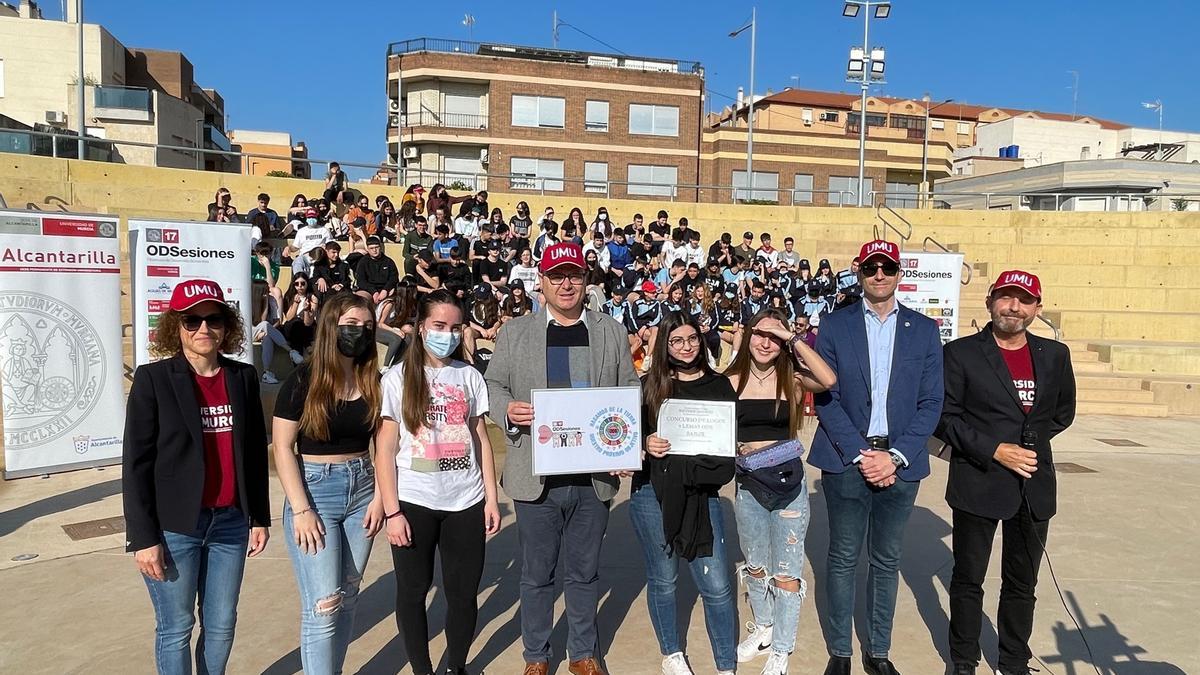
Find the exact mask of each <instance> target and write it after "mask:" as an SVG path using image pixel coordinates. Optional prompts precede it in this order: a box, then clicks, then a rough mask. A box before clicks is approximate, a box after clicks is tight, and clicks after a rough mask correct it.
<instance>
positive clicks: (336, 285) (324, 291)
mask: <svg viewBox="0 0 1200 675" xmlns="http://www.w3.org/2000/svg"><path fill="white" fill-rule="evenodd" d="M325 253H326V257H327V258H328V261H327V262H326V263H325V264H324V265H319V266H317V267H315V268H313V279H314V281H316V284H317V297H318V298H320V299H321V300H322V301H324V300H325V298H326V297H327V296H330V295H333V294H335V293H341V292H342V291H348V290H350V263H348V262H346V261H345V260H342V245H341V244H339V243H337V242H336V241H329V242H326V243H325Z"/></svg>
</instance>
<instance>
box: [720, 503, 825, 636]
mask: <svg viewBox="0 0 1200 675" xmlns="http://www.w3.org/2000/svg"><path fill="white" fill-rule="evenodd" d="M801 486H802V487H801V489H800V492H799V494H797V495H796V497H795V498H794V499H792V501H791V502H790V503H788V504H787V505H785V506H784V507H783V508H778V509H774V510H768V509H766V508H765V507H764V506H763V505H762V504H760V503H759V502H758V500H757V499H755V498H754V495H752V494H750V493H749V492H747V491H746V490H745V488H743V487H742V485H741V483H740V481H739V483H738V486H737V499H736V500H735V503H734V509H733V512H734V515H735V516H736V517H737V526H738V535H739V537H740V539H741V544H742V555H743V556H745V558H746V564H745V565H743V566H742V567H740V568H739V569H738V576H739V577H740V578H741V582H742V583H743V584H745V586H746V595H747V597H748V598H749V600H750V610H751V611H752V612H753V613H754V623H756V624H758V625H760V626H774V627H775V630H774V632H773V634H772V640H771V650H772V651H775V652H778V653H780V654H790V653H792V651H793V650H794V649H795V648H796V630H797V628H798V627H799V625H800V605H801V603H802V602H803V601H804V595H805V593H806V592H807V584H806V583H805V581H804V577H803V574H804V535H805V534H806V533H807V532H808V485H807V483H805V482H803V481H801ZM764 571H765V574H762V576H761V577H755V576H753V575H751V572H755V573H759V572H764ZM781 581H798V582H800V590H799V591H798V592H793V591H788V590H784V589H782V588H779V587H778V586H777V585H776V582H781Z"/></svg>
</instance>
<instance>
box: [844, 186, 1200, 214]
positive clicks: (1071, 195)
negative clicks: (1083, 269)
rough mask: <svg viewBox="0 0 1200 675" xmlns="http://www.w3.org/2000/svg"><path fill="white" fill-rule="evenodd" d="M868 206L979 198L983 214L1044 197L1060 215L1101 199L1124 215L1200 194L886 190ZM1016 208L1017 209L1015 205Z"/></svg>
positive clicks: (1198, 197)
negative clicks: (1077, 203) (1000, 203)
mask: <svg viewBox="0 0 1200 675" xmlns="http://www.w3.org/2000/svg"><path fill="white" fill-rule="evenodd" d="M867 195H868V196H869V198H870V201H871V203H872V204H874V203H875V202H876V201H878V199H877V198H879V197H883V198H884V199H885V200H886V199H888V198H900V199H903V200H905V201H917V202H918V203H922V202H923V203H926V204H928V203H930V202H940V203H941V204H944V206H937V207H935V208H945V209H952V208H954V205H953V204H951V203H950V202H948V201H946V199H945V198H946V197H982V198H983V207H984V210H989V209H991V207H992V199H993V198H998V197H1018V198H1022V197H1028V198H1036V197H1044V198H1049V197H1053V198H1054V210H1055V211H1061V210H1062V205H1063V202H1064V201H1066V200H1069V199H1080V198H1085V199H1086V198H1095V197H1104V198H1106V199H1122V198H1123V199H1125V200H1126V201H1125V207H1126V208H1125V211H1126V212H1133V209H1132V208H1131V207H1132V205H1133V204H1134V203H1135V202H1138V201H1141V202H1146V201H1153V200H1156V199H1164V200H1166V202H1164V203H1169V202H1171V201H1173V200H1176V199H1183V200H1186V201H1188V202H1193V201H1196V202H1200V193H1188V192H1165V191H1164V192H939V191H930V192H924V191H922V192H888V191H886V190H879V191H876V190H871V191H870V192H868V193H867ZM1018 206H1019V205H1018ZM963 210H974V209H972V208H971V207H970V206H969V205H967V206H964V207H963Z"/></svg>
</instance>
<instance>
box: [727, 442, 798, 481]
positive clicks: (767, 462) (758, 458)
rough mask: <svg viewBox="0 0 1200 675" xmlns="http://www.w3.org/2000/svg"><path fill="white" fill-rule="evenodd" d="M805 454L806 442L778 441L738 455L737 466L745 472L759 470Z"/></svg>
mask: <svg viewBox="0 0 1200 675" xmlns="http://www.w3.org/2000/svg"><path fill="white" fill-rule="evenodd" d="M803 455H804V444H803V443H801V442H800V441H798V440H795V439H792V440H786V441H778V442H776V443H772V444H770V445H767V446H764V447H761V448H759V449H757V450H752V451H750V452H748V453H746V454H744V455H738V458H737V466H738V468H739V469H741V470H742V471H743V472H747V473H748V472H751V471H758V470H760V469H766V468H770V467H773V466H778V465H780V464H784V463H786V462H790V461H791V460H794V459H800V457H802V456H803Z"/></svg>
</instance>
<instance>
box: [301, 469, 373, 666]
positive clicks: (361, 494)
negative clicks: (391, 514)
mask: <svg viewBox="0 0 1200 675" xmlns="http://www.w3.org/2000/svg"><path fill="white" fill-rule="evenodd" d="M300 468H301V472H302V473H303V476H304V490H305V492H306V493H307V494H308V503H309V505H310V506H311V507H312V509H313V511H316V513H317V516H319V517H320V518H321V522H322V523H323V524H324V525H325V548H323V549H321V550H320V551H318V552H317V553H316V554H312V553H305V552H303V551H302V550H300V547H299V546H298V545H297V544H296V535H295V530H294V529H293V527H294V518H295V516H294V515H293V513H292V505H291V504H290V503H285V504H284V507H283V532H284V537H285V538H286V539H287V546H288V554H289V556H290V557H291V559H292V569H293V570H295V573H296V583H297V585H298V586H299V587H300V662H301V664H303V666H304V672H305V673H310V674H311V675H323V674H325V673H340V672H342V663H343V662H344V661H345V660H346V649H347V648H348V647H349V646H350V638H351V637H352V631H353V629H354V608H355V606H356V605H357V604H358V588H359V585H360V584H361V583H362V577H363V572H364V571H365V570H366V569H367V558H368V557H369V556H370V554H371V538H370V537H368V536H367V531H366V529H364V528H363V520H364V519H365V518H366V515H367V506H368V505H369V504H370V503H371V499H372V498H373V497H374V496H375V469H374V467H373V466H372V465H371V460H370V459H369V458H366V457H362V458H358V459H352V460H350V461H348V462H340V463H336V464H326V463H322V462H302V465H301V467H300Z"/></svg>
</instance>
